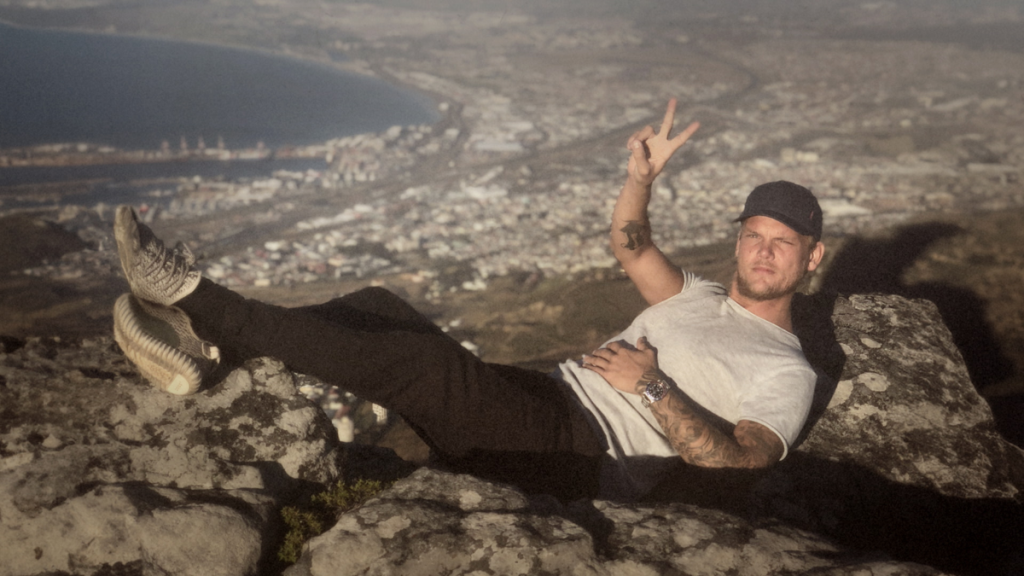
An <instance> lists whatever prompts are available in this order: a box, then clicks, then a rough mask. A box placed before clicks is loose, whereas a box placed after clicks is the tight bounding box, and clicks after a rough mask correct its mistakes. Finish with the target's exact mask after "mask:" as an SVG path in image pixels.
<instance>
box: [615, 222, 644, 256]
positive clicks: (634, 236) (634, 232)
mask: <svg viewBox="0 0 1024 576" xmlns="http://www.w3.org/2000/svg"><path fill="white" fill-rule="evenodd" d="M619 231H620V232H622V233H623V234H625V235H626V243H625V244H622V247H623V248H625V249H626V250H636V249H638V248H640V247H641V246H643V245H645V244H648V243H649V242H650V241H651V225H650V223H648V222H646V221H641V220H630V221H628V222H626V225H625V226H623V227H622V228H620V229H619Z"/></svg>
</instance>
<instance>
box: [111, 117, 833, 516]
mask: <svg viewBox="0 0 1024 576" xmlns="http://www.w3.org/2000/svg"><path fill="white" fill-rule="evenodd" d="M675 105H676V104H675V101H674V100H673V101H670V102H669V105H668V108H667V110H666V112H665V117H664V120H663V122H662V124H661V129H660V131H658V132H657V133H655V131H654V129H653V128H652V127H650V126H648V127H646V128H644V129H643V130H640V131H639V132H637V133H636V134H633V135H632V136H631V137H630V138H629V141H628V148H629V150H630V151H631V157H630V160H629V164H628V169H627V172H628V176H627V178H626V183H625V185H624V186H623V188H622V191H621V193H620V195H619V198H618V201H617V203H616V205H615V210H614V213H613V215H612V226H611V246H612V249H613V251H614V253H615V256H616V257H617V258H618V260H619V262H620V263H621V264H622V266H623V268H624V269H625V271H626V273H627V274H628V275H629V277H630V278H631V279H632V280H633V282H634V283H635V284H636V286H637V288H639V290H640V293H641V294H642V295H643V297H644V298H645V299H646V300H647V302H648V303H649V304H650V307H649V308H647V309H646V310H645V311H644V312H642V313H641V314H640V315H639V316H638V317H637V318H636V320H634V322H633V323H632V324H631V325H630V326H629V327H628V328H627V329H626V330H625V331H624V332H622V333H621V334H619V335H617V336H615V337H614V338H612V339H611V340H609V341H608V342H607V343H606V344H605V345H604V346H603V347H601V348H599V349H597V350H595V351H594V352H592V353H591V354H589V355H584V356H583V358H582V361H566V362H564V363H562V364H561V366H560V368H559V370H558V371H556V372H555V373H552V374H543V373H540V372H536V371H532V370H527V369H522V368H517V367H511V366H504V365H497V364H489V363H486V362H483V361H481V360H480V359H479V358H477V357H476V356H474V355H473V354H472V353H471V352H469V351H468V350H466V349H465V348H463V347H462V346H461V345H460V344H459V343H458V342H457V341H455V340H454V339H452V338H451V337H449V336H448V335H446V334H445V333H444V332H442V331H441V330H440V329H439V328H438V327H437V326H435V325H434V324H433V323H432V322H430V321H429V320H428V319H427V318H425V317H423V316H422V315H420V314H419V313H417V312H416V311H415V310H413V309H412V307H411V306H409V305H408V304H407V303H406V302H404V301H403V300H401V299H400V298H398V297H397V296H395V295H393V294H391V293H390V292H387V291H386V290H383V289H380V288H367V289H364V290H360V291H358V292H355V293H352V294H349V295H346V296H344V297H341V298H337V299H335V300H332V301H330V302H328V303H326V304H321V305H317V306H310V307H303V308H282V307H278V306H272V305H269V304H264V303H261V302H258V301H255V300H248V299H245V298H243V297H242V296H240V295H238V294H235V293H234V292H231V291H230V290H228V289H227V288H224V287H222V286H219V285H217V284H215V283H213V282H212V281H210V280H208V279H205V278H201V277H200V274H199V272H198V271H197V270H196V269H195V268H194V258H193V256H192V254H191V253H190V252H189V251H188V249H187V248H186V247H184V245H181V244H179V245H178V246H177V247H175V248H174V249H173V250H169V249H167V248H165V247H164V244H163V242H161V241H160V240H159V239H158V238H156V237H155V236H154V235H153V233H152V232H151V231H150V230H149V228H147V227H146V226H145V225H143V224H141V223H139V222H138V221H137V219H136V217H135V214H134V212H133V211H132V209H131V208H129V207H127V206H122V207H120V208H119V209H118V211H117V216H116V222H115V225H114V226H115V236H116V239H117V246H118V254H119V256H120V259H121V265H122V267H123V268H124V272H125V275H126V276H127V278H128V283H129V285H130V286H131V294H125V295H123V296H121V298H120V299H118V301H117V303H116V305H115V308H114V334H115V337H116V340H117V342H118V343H119V344H120V346H121V348H122V349H123V350H124V352H125V354H126V355H127V356H128V358H129V359H131V360H132V362H134V363H135V365H136V366H138V368H139V370H140V372H141V373H142V374H143V375H144V376H145V377H146V378H147V379H149V380H150V381H151V382H152V383H153V384H155V385H156V386H157V387H159V388H160V389H162V390H165V391H167V392H170V393H173V394H190V393H193V392H195V391H196V390H197V389H198V388H199V385H200V383H201V381H202V380H203V378H204V376H206V375H207V374H208V373H209V372H210V370H211V368H212V367H213V364H214V363H215V362H216V361H217V359H218V357H219V352H220V350H224V351H225V352H230V353H231V355H232V356H235V357H237V358H250V357H260V356H270V357H274V358H277V359H278V360H280V361H282V362H284V363H285V365H287V366H288V368H290V369H291V370H293V371H296V372H300V373H304V374H309V375H312V376H315V377H317V378H320V379H321V380H323V381H324V382H327V383H330V384H334V385H337V386H340V387H342V388H344V389H345V390H348V391H350V392H352V393H353V394H355V395H357V396H359V397H361V398H363V399H365V400H368V401H371V402H374V403H376V404H379V405H382V406H384V407H387V408H389V409H391V410H393V411H395V412H397V413H398V414H401V415H402V416H403V417H404V418H405V419H406V421H407V422H408V423H409V424H410V425H411V426H412V427H413V428H414V429H415V430H416V431H417V432H418V433H419V435H420V436H421V437H422V438H423V440H424V441H426V442H427V444H428V445H429V446H430V447H431V449H432V451H433V454H434V455H435V456H436V458H437V459H438V461H439V463H441V464H443V465H446V466H448V467H451V468H453V469H455V470H457V471H461V472H468V473H472V474H476V475H478V476H482V477H487V478H491V479H497V480H502V481H507V482H510V483H513V484H517V485H519V486H521V487H522V488H524V489H526V490H527V491H530V492H544V493H549V494H554V495H556V496H559V497H561V498H563V499H571V498H576V497H595V496H600V497H603V498H610V499H633V498H637V497H640V496H642V495H643V494H645V493H646V492H647V491H649V490H650V489H651V488H652V487H653V486H654V485H655V484H657V482H658V481H659V480H660V479H661V478H662V477H663V476H664V475H665V474H666V473H667V472H668V471H669V470H671V469H672V468H673V467H674V466H675V465H677V463H678V458H679V457H682V459H683V460H684V461H685V462H687V463H689V464H692V465H696V466H708V467H738V468H758V467H764V466H769V465H771V464H773V463H774V462H777V461H779V460H780V459H782V458H784V457H785V456H786V453H787V450H788V446H789V445H790V444H791V443H792V442H793V441H794V440H795V439H796V437H797V435H798V434H799V432H800V429H801V427H802V426H803V424H804V421H805V419H806V417H807V414H808V410H809V407H810V405H811V398H812V394H813V389H814V383H815V374H814V372H813V370H812V369H811V367H810V366H809V365H808V363H807V361H806V360H805V358H804V355H803V353H802V351H801V349H800V343H799V341H798V340H797V337H796V336H795V335H794V334H793V333H792V321H791V316H790V302H791V300H792V297H793V294H794V292H795V290H796V288H797V285H798V284H799V282H800V281H801V279H802V278H803V277H804V275H805V274H807V273H808V272H809V271H812V270H814V269H815V268H816V267H817V266H818V264H819V262H820V261H821V258H822V255H823V253H824V246H823V245H822V244H821V242H820V241H819V240H820V238H821V225H822V215H821V209H820V207H819V206H818V202H817V200H816V199H815V198H814V195H813V194H811V192H810V191H809V190H807V189H806V188H804V187H802V186H798V185H796V184H792V183H790V182H784V181H780V182H773V183H769V184H763V185H761V186H758V187H757V188H755V189H754V190H753V191H752V192H751V193H750V195H749V197H748V198H747V201H746V205H745V207H744V210H743V213H742V214H741V215H740V216H739V218H738V219H737V221H739V222H741V223H742V224H741V226H740V231H739V234H738V238H737V240H736V262H737V266H736V273H735V275H734V277H733V280H732V283H731V286H730V287H729V288H728V289H727V288H726V287H725V286H722V285H721V284H717V283H713V282H710V281H707V280H704V279H702V278H699V277H697V276H695V275H694V274H692V273H689V272H684V271H681V270H680V269H679V268H677V267H675V266H673V265H672V263H671V262H670V261H669V260H668V258H666V256H665V255H664V254H663V253H662V252H661V250H659V249H658V248H657V247H656V246H655V245H654V244H653V242H652V241H651V228H650V223H649V221H648V217H647V206H648V203H649V201H650V197H651V185H652V183H653V182H654V180H655V178H656V177H657V176H658V174H660V173H661V171H662V169H663V168H664V167H665V164H666V162H667V161H668V160H669V158H670V157H671V156H672V155H673V154H674V153H675V151H676V150H678V149H679V147H680V146H682V145H683V144H684V143H685V142H686V141H687V140H688V139H689V138H690V136H691V135H692V134H693V133H694V132H695V131H696V130H697V127H698V124H697V123H693V124H691V125H690V126H689V127H688V128H687V129H686V130H685V131H683V132H682V133H680V134H678V135H676V136H674V137H672V138H670V137H669V132H670V130H671V129H672V125H673V121H674V117H675Z"/></svg>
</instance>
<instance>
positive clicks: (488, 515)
mask: <svg viewBox="0 0 1024 576" xmlns="http://www.w3.org/2000/svg"><path fill="white" fill-rule="evenodd" d="M798 311H799V314H798V317H797V320H798V325H799V332H800V335H801V337H802V340H803V341H804V345H805V350H806V351H807V353H808V356H809V358H811V360H812V362H813V363H814V364H815V365H816V366H817V367H819V368H820V370H821V378H820V380H819V386H818V395H817V404H816V411H815V413H814V414H813V415H812V422H811V424H810V425H809V426H808V429H807V431H806V432H805V435H804V438H803V440H802V443H801V444H800V445H799V446H798V447H796V448H795V449H794V450H793V451H792V453H791V454H790V456H789V457H788V458H787V459H786V460H785V461H783V462H782V463H780V464H779V465H777V466H774V467H773V468H771V469H769V470H766V471H754V472H746V471H736V470H726V471H721V470H701V469H695V468H692V467H686V466H679V470H678V473H677V474H676V475H675V476H674V477H672V478H670V479H669V480H667V481H666V482H665V483H663V485H662V486H660V487H658V489H656V490H655V491H654V493H653V494H652V495H651V498H650V499H649V500H648V501H645V502H641V503H617V502H606V501H593V502H590V501H579V502H574V503H568V504H566V503H561V502H558V501H557V500H555V499H553V498H550V497H546V496H543V495H542V496H527V495H525V494H523V493H522V492H521V491H519V490H517V489H515V488H513V487H510V486H505V485H501V484H495V483H491V482H486V481H483V480H480V479H477V478H473V477H471V476H465V475H458V474H453V473H449V472H445V471H442V470H435V469H430V468H422V469H420V470H418V471H417V472H415V473H414V474H412V475H409V476H407V477H406V478H404V479H402V480H400V481H398V482H397V483H395V484H394V485H393V486H392V487H391V488H389V489H388V490H386V491H385V492H383V493H381V494H380V495H379V496H378V497H376V498H374V499H372V500H370V501H368V502H366V503H365V504H363V505H362V506H360V507H359V508H356V509H354V510H351V511H348V512H346V513H344V514H342V515H341V516H340V518H339V519H338V521H337V523H336V524H335V525H334V526H333V527H332V528H331V529H330V530H328V531H327V532H326V533H324V534H322V535H320V536H318V537H316V538H314V539H312V540H311V541H309V542H308V543H307V545H306V547H305V549H304V551H303V554H302V557H301V558H300V560H299V562H298V563H296V564H295V565H293V566H292V567H291V568H289V569H288V571H287V574H289V576H299V575H319V574H376V573H390V574H434V573H453V574H461V573H466V574H468V573H481V574H534V573H552V574H557V573H562V574H569V573H572V574H577V573H579V574H719V573H735V574H794V573H818V574H826V573H827V574H897V573H898V574H940V573H957V574H960V573H972V574H1015V573H1020V572H1021V571H1024V554H1022V543H1021V542H1020V536H1019V535H1020V534H1022V533H1024V521H1022V519H1024V515H1022V510H1021V504H1020V503H1021V502H1022V501H1024V497H1022V494H1021V490H1022V488H1024V486H1022V484H1024V452H1022V451H1021V450H1020V449H1018V448H1017V447H1015V446H1013V445H1011V444H1009V443H1007V442H1005V441H1004V440H1002V439H1001V438H1000V437H999V435H998V434H997V433H996V432H995V431H994V427H993V421H992V417H991V412H990V411H989V410H988V407H987V406H986V404H985V402H984V400H983V399H982V398H981V397H979V396H978V394H977V393H976V392H975V391H974V389H973V387H972V385H971V383H970V380H969V378H968V376H967V373H966V371H965V369H964V366H963V362H962V361H961V359H960V355H959V353H958V352H957V350H956V348H955V347H954V346H953V344H952V340H951V338H950V335H949V332H948V330H946V329H945V328H944V327H943V325H942V324H941V321H940V320H939V317H938V314H937V312H936V310H935V307H934V306H933V305H931V304H930V303H928V302H925V301H911V300H907V299H904V298H900V297H895V296H853V297H851V298H849V299H845V298H838V299H836V298H829V297H825V296H815V297H809V298H805V299H802V300H801V301H800V302H799V303H798ZM22 344H24V345H22ZM5 346H6V347H7V350H6V354H5V355H4V356H3V357H2V359H0V360H2V361H0V384H2V385H0V401H2V418H3V419H2V420H0V442H2V444H0V450H2V452H0V456H2V457H3V459H2V460H0V542H4V546H3V547H0V574H12V575H14V574H18V575H21V574H41V573H45V572H54V571H65V572H69V573H75V574H93V573H117V572H116V570H123V571H125V572H124V573H139V574H143V573H145V574H149V573H153V574H161V573H168V574H169V573H174V574H179V573H189V574H254V573H259V572H264V573H267V572H268V571H270V570H271V569H272V567H271V562H270V560H269V559H270V557H271V553H270V548H272V546H273V545H275V543H276V539H277V538H278V537H279V534H278V532H277V530H278V527H277V525H276V518H277V516H276V509H277V508H278V507H279V506H280V505H281V504H282V503H283V502H285V501H286V500H287V498H288V496H289V495H293V494H295V493H297V492H300V491H301V489H302V488H303V487H304V486H308V485H317V484H319V483H322V482H324V481H327V480H329V479H332V478H333V477H335V475H336V474H337V473H338V472H339V470H338V466H339V465H338V464H337V463H338V462H339V459H338V448H337V446H335V445H334V444H333V443H332V441H331V438H333V431H332V430H331V429H330V423H329V422H327V421H326V418H325V417H324V416H323V415H322V413H320V411H319V410H317V409H316V408H315V407H313V406H312V405H311V404H309V403H307V402H306V401H305V399H303V398H302V397H301V396H300V395H299V394H298V393H297V392H296V391H295V389H294V384H293V383H292V376H291V375H290V374H289V373H288V372H287V371H286V370H284V369H283V367H282V366H281V365H280V364H279V363H276V362H274V361H270V360H258V361H252V362H250V363H248V364H247V365H246V366H244V367H242V368H239V369H237V370H235V371H233V372H231V373H230V374H229V375H227V376H226V377H225V378H224V379H223V381H221V382H220V383H218V384H216V385H215V386H213V387H211V388H210V389H208V390H205V391H203V392H201V393H200V394H197V395H195V396H191V397H187V398H177V397H171V396H167V395H163V394H160V393H158V392H156V391H154V390H153V389H151V388H150V387H149V386H148V385H146V384H145V383H144V382H142V381H141V380H140V379H139V378H138V377H137V376H136V375H135V373H134V371H133V369H132V368H131V367H130V366H129V365H128V364H127V363H126V362H125V361H124V360H123V359H122V357H121V356H120V355H118V354H117V353H116V351H115V350H114V349H113V347H112V344H111V343H110V341H109V340H106V339H103V340H96V341H91V342H85V343H81V344H78V343H75V344H69V343H64V344H62V343H58V342H50V341H30V342H27V343H20V342H6V343H5ZM14 348H17V349H14ZM350 463H351V464H352V465H354V460H351V459H350V460H346V461H345V463H344V464H343V465H342V467H347V466H349V465H350Z"/></svg>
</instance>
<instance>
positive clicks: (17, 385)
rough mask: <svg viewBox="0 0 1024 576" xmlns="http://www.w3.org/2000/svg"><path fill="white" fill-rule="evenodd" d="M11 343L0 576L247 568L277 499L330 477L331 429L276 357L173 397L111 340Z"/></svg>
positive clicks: (3, 374) (253, 565)
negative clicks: (155, 386) (126, 569)
mask: <svg viewBox="0 0 1024 576" xmlns="http://www.w3.org/2000/svg"><path fill="white" fill-rule="evenodd" d="M4 344H5V348H6V349H7V350H6V353H5V354H4V355H3V357H2V359H3V361H2V363H0V384H2V386H0V402H2V419H0V422H2V424H0V442H2V444H0V447H2V453H0V455H2V456H3V459H2V460H0V542H3V543H4V544H3V546H2V547H0V574H12V575H13V574H39V573H50V572H54V571H67V572H71V573H75V574H92V573H93V572H96V571H99V570H103V569H108V568H109V567H111V566H122V567H125V566H127V567H129V568H130V569H131V570H132V571H140V573H146V574H163V573H166V574H254V573H256V572H257V571H258V570H259V569H261V567H262V565H263V564H261V563H262V562H265V561H267V560H268V559H270V558H272V554H269V553H268V552H272V551H273V549H274V547H276V546H277V543H278V539H279V537H280V535H279V526H278V512H277V509H278V508H279V507H280V505H281V504H282V503H285V502H288V501H289V499H290V498H293V497H294V496H295V495H296V494H299V493H301V492H302V490H303V489H306V488H307V487H314V486H320V485H322V483H324V482H327V481H329V480H331V479H333V478H335V477H336V476H337V475H338V454H339V447H338V445H337V442H334V441H332V439H334V438H336V435H335V434H334V432H333V427H332V426H331V423H330V421H329V420H328V419H327V417H326V416H325V415H324V414H323V412H322V411H321V410H319V409H318V408H317V407H316V406H314V405H313V404H312V403H310V402H308V401H307V400H306V399H305V398H303V397H302V396H301V395H299V394H298V392H297V390H296V388H295V385H294V383H293V378H292V375H291V373H289V372H288V371H287V370H284V369H283V366H282V365H281V364H280V363H278V362H274V361H271V360H255V361H251V362H249V363H247V364H246V366H244V367H243V368H239V369H237V370H234V371H233V372H231V373H230V374H228V375H227V377H226V378H224V379H223V381H222V382H220V383H219V384H218V385H216V386H214V387H213V388H212V389H210V390H208V391H206V392H204V393H201V394H196V395H194V396H188V397H175V396H171V395H168V394H162V393H159V392H157V391H156V390H154V389H153V388H152V387H151V386H149V385H148V384H147V383H145V382H144V381H143V380H141V378H139V377H138V376H137V375H136V373H135V371H134V369H133V368H132V367H131V366H130V365H129V364H128V363H127V361H126V360H125V359H124V357H123V356H122V355H121V354H120V353H119V352H117V350H116V348H115V347H114V345H113V343H112V341H111V340H110V339H98V340H92V341H86V342H82V343H80V344H78V343H76V344H65V343H61V342H59V341H53V340H31V341H28V342H18V341H12V340H7V341H6V342H5V343H4ZM105 567H106V568H105Z"/></svg>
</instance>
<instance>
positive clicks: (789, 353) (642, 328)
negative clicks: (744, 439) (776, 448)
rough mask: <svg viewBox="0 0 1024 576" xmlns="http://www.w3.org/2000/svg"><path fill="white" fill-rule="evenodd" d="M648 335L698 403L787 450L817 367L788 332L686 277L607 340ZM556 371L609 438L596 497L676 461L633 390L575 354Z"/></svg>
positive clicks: (648, 481)
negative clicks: (763, 431) (766, 433)
mask: <svg viewBox="0 0 1024 576" xmlns="http://www.w3.org/2000/svg"><path fill="white" fill-rule="evenodd" d="M641 336H646V337H647V340H648V341H649V342H650V344H651V346H653V347H654V348H656V349H657V351H658V366H659V368H661V370H662V371H663V372H664V373H665V375H666V376H668V378H669V379H670V380H671V381H672V383H674V384H675V385H676V386H678V387H679V389H680V390H682V391H683V392H684V393H685V394H686V395H687V396H689V397H690V398H691V399H692V400H693V401H694V402H696V403H697V404H699V405H700V407H702V408H704V409H706V410H709V411H710V412H712V413H714V414H715V415H717V416H719V417H720V418H722V419H724V420H727V421H729V422H731V423H732V424H736V423H738V422H739V421H740V420H752V421H754V422H758V423H760V424H763V425H765V426H767V427H768V428H769V429H770V430H772V431H773V432H775V433H776V434H778V436H779V438H781V439H782V442H783V444H784V446H785V452H784V453H783V458H785V456H786V453H788V451H789V446H790V445H791V444H792V443H793V442H794V441H795V440H796V438H797V435H799V434H800V430H801V428H802V427H803V424H804V421H805V420H806V419H807V414H808V411H809V410H810V406H811V399H812V397H813V394H814V383H815V379H816V378H815V373H814V370H813V369H812V368H811V367H810V365H809V364H808V363H807V360H806V359H805V358H804V355H803V351H802V350H801V348H800V341H799V340H798V339H797V337H796V336H795V335H793V334H792V333H790V332H788V331H786V330H784V329H782V328H780V327H778V326H776V325H775V324H772V323H771V322H768V321H767V320H764V319H762V318H760V317H758V316H755V315H754V314H753V313H751V312H749V311H747V310H746V309H745V308H743V307H742V306H740V305H739V304H738V303H737V302H736V301H735V300H733V299H732V298H729V295H728V291H727V290H726V289H725V287H724V286H722V285H721V284H718V283H715V282H710V281H707V280H704V279H703V278H699V277H697V276H695V275H693V274H691V273H687V274H686V281H685V283H684V286H683V289H682V291H681V292H680V293H679V294H677V295H675V296H673V297H672V298H669V299H668V300H665V301H663V302H659V303H658V304H655V305H654V306H651V307H650V308H648V309H646V310H644V311H643V312H642V313H641V314H640V315H639V316H637V318H636V320H634V321H633V323H632V324H631V325H630V326H629V328H627V329H626V330H625V331H624V332H622V333H621V334H619V335H618V336H616V337H614V338H612V339H611V340H609V341H608V342H618V341H621V342H625V343H626V344H629V345H630V346H635V345H636V341H637V339H639V338H640V337H641ZM560 371H561V377H562V379H563V380H565V382H566V383H567V384H568V386H569V387H570V388H571V389H572V390H573V392H575V394H576V396H577V397H578V398H579V400H580V403H582V404H583V406H584V407H585V408H586V409H588V410H589V411H590V412H591V413H592V414H593V416H594V418H595V420H596V421H597V423H598V424H599V425H600V427H601V429H602V430H603V431H604V434H605V436H606V437H607V440H608V455H609V456H611V459H610V462H608V464H607V465H606V466H605V467H604V470H603V471H602V477H601V491H602V495H603V496H605V497H609V498H627V499H634V498H638V497H640V496H642V495H643V494H645V493H647V492H648V491H649V490H650V489H651V488H653V487H654V485H655V484H657V483H658V481H660V480H661V479H662V477H663V476H664V473H665V472H666V471H667V470H668V469H670V468H671V467H673V466H675V465H676V464H677V463H678V458H679V455H678V453H677V452H676V451H675V450H674V449H673V448H672V445H671V444H669V441H668V439H667V438H666V437H665V434H664V432H663V431H662V429H661V426H660V425H659V424H658V422H657V420H655V419H654V415H653V414H651V411H650V410H649V409H648V408H645V407H644V406H643V404H642V403H641V400H640V396H639V395H636V394H626V393H623V392H619V391H618V390H616V389H615V388H612V386H611V385H610V384H608V383H607V382H606V381H605V380H604V378H602V377H601V376H600V375H599V374H597V373H596V372H592V371H590V370H586V369H584V368H582V367H581V366H580V362H578V361H568V362H564V363H562V364H561V366H560Z"/></svg>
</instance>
